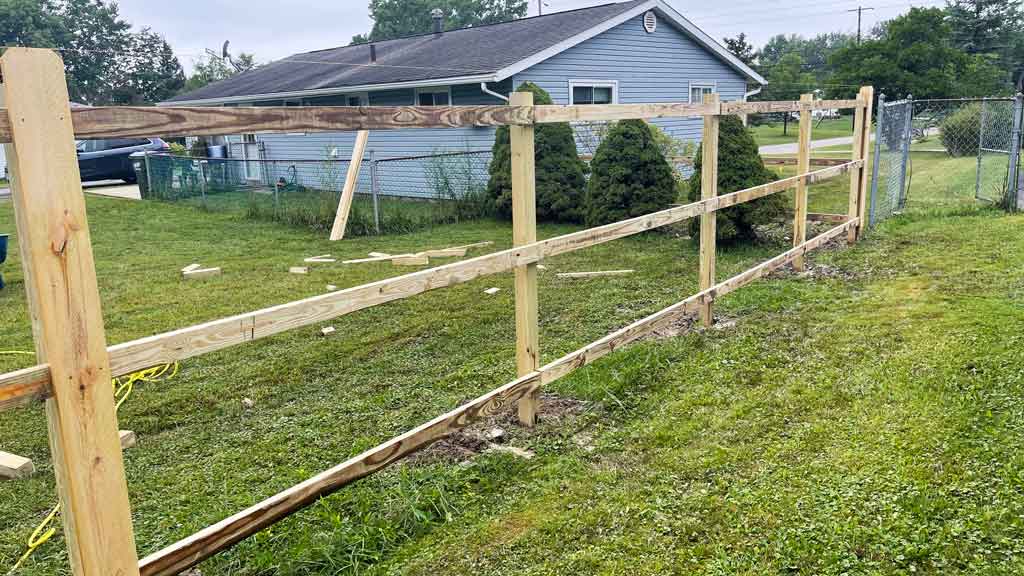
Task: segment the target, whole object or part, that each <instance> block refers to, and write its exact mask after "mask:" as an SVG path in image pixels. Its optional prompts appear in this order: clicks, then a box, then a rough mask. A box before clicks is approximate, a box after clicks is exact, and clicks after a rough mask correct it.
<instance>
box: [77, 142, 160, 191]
mask: <svg viewBox="0 0 1024 576" xmlns="http://www.w3.org/2000/svg"><path fill="white" fill-rule="evenodd" d="M75 147H76V148H77V149H78V171H79V173H81V175H82V182H94V181H96V180H124V181H125V182H129V183H134V182H135V169H134V168H133V167H132V161H131V159H130V158H129V156H131V155H132V153H134V152H148V151H154V152H155V151H165V150H168V149H169V147H168V146H167V143H166V142H164V141H163V140H161V139H159V138H115V139H112V140H82V141H80V142H78V144H76V145H75Z"/></svg>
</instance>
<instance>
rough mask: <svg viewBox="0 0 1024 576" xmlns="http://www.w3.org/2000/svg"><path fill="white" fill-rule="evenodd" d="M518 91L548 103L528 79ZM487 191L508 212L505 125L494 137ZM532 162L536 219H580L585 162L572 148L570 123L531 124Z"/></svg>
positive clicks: (508, 165) (509, 169)
mask: <svg viewBox="0 0 1024 576" xmlns="http://www.w3.org/2000/svg"><path fill="white" fill-rule="evenodd" d="M517 91H518V92H532V93H533V103H534V104H538V105H539V104H551V103H552V101H551V96H550V95H549V94H548V93H547V92H545V91H544V90H542V89H541V88H539V87H538V86H536V85H535V84H532V83H530V82H524V83H523V84H522V85H520V86H519V88H518V90H517ZM493 152H494V154H493V158H492V160H491V165H490V168H489V172H490V180H489V181H488V182H487V192H488V194H489V195H490V197H491V198H493V199H494V203H495V208H496V211H497V213H498V214H499V215H501V216H504V217H505V218H510V217H511V216H512V144H511V141H510V138H509V128H508V126H501V127H499V128H498V130H497V134H496V135H495V138H494V148H493ZM534 158H535V162H536V171H537V175H536V194H537V220H539V221H548V222H581V221H582V220H583V210H582V208H581V205H582V200H583V194H584V190H585V189H586V184H587V180H586V174H587V164H586V163H585V162H583V161H582V160H580V157H579V154H578V153H577V152H576V139H575V137H574V136H573V131H572V127H571V126H569V124H566V123H560V124H541V125H538V126H537V127H536V128H534Z"/></svg>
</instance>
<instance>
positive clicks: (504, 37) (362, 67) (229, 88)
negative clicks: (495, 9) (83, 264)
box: [169, 0, 645, 102]
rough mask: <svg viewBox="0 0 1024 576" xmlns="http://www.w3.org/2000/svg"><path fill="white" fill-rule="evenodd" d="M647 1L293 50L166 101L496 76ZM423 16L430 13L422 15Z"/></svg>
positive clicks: (634, 0) (605, 5)
mask: <svg viewBox="0 0 1024 576" xmlns="http://www.w3.org/2000/svg"><path fill="white" fill-rule="evenodd" d="M644 1H645V0H632V1H630V2H622V3H618V4H604V5H601V6H595V7H592V8H583V9H580V10H571V11H568V12H556V13H554V14H548V15H545V16H536V17H533V18H523V19H520V20H512V21H510V22H502V23H499V24H489V25H486V26H477V27H473V28H462V29H459V30H449V31H447V32H444V33H443V34H440V35H434V34H424V35H420V36H410V37H407V38H397V39H394V40H383V41H380V42H373V43H372V44H373V45H374V46H375V50H376V53H377V61H376V64H375V65H372V66H368V65H367V64H369V63H370V44H357V45H353V46H343V47H340V48H330V49H327V50H318V51H315V52H306V53H303V54H296V55H294V56H289V57H287V58H284V59H282V60H278V61H276V62H271V63H270V64H267V65H265V66H262V67H260V68H257V69H256V70H252V71H249V72H245V73H243V74H239V75H237V76H234V77H231V78H228V79H227V80H222V81H220V82H216V83H214V84H210V85H208V86H204V87H202V88H200V89H198V90H194V91H192V92H188V93H186V94H181V95H179V96H176V97H174V98H172V99H171V100H169V102H179V101H191V100H208V99H221V98H230V97H237V96H249V95H256V94H278V93H287V92H300V91H307V90H320V89H325V88H327V89H329V88H346V87H352V86H367V85H374V84H392V83H396V82H416V81H424V82H426V81H430V80H442V79H445V78H454V77H459V76H475V75H480V74H493V73H494V72H497V71H498V70H501V69H502V68H505V67H506V66H510V65H512V64H515V63H516V62H519V61H521V60H523V59H525V58H529V57H530V56H532V55H534V54H537V53H538V52H542V51H544V50H546V49H548V48H551V47H552V46H554V45H556V44H558V43H560V42H562V41H565V40H567V39H569V38H571V37H573V36H576V35H577V34H581V33H583V32H586V31H587V30H589V29H590V28H593V27H594V26H597V25H599V24H601V23H602V22H604V21H606V20H608V19H609V18H614V17H615V16H618V15H620V14H622V13H624V12H626V11H628V10H630V9H632V8H634V7H636V6H637V5H639V4H642V3H643V2H644ZM423 17H424V18H428V17H429V15H427V14H424V15H423Z"/></svg>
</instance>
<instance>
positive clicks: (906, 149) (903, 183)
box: [896, 94, 914, 210]
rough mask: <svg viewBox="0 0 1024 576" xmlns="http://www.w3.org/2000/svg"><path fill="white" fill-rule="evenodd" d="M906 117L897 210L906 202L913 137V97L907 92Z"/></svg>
mask: <svg viewBox="0 0 1024 576" xmlns="http://www.w3.org/2000/svg"><path fill="white" fill-rule="evenodd" d="M904 106H906V107H907V119H906V123H905V126H904V129H903V162H902V163H901V164H900V197H899V198H898V199H897V200H896V206H897V207H898V209H899V210H903V207H904V206H905V205H906V203H907V188H906V187H907V163H908V162H909V161H910V141H911V140H912V138H913V128H914V127H913V121H914V97H913V96H912V95H910V94H907V103H906V104H904Z"/></svg>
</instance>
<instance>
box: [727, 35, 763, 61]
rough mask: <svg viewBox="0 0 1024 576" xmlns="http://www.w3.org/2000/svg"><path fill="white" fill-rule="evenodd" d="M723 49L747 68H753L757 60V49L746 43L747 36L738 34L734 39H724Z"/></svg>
mask: <svg viewBox="0 0 1024 576" xmlns="http://www.w3.org/2000/svg"><path fill="white" fill-rule="evenodd" d="M723 42H725V47H726V49H727V50H729V52H732V55H733V56H735V57H737V58H739V59H740V62H743V63H744V64H746V65H747V66H753V65H754V61H755V60H757V56H758V54H757V49H756V48H754V45H753V44H751V43H750V42H747V35H746V34H744V33H743V32H740V34H739V36H736V37H735V38H724V39H723Z"/></svg>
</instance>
